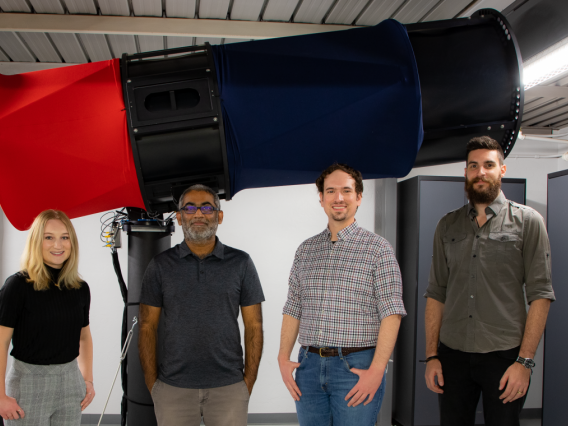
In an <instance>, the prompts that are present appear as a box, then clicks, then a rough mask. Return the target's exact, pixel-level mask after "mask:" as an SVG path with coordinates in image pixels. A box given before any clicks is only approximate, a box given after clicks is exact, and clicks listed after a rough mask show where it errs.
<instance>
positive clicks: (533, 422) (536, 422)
mask: <svg viewBox="0 0 568 426" xmlns="http://www.w3.org/2000/svg"><path fill="white" fill-rule="evenodd" d="M82 426H97V425H82ZM101 426H116V425H101ZM250 426H294V425H290V424H286V425H259V424H255V425H250ZM521 426H541V424H540V419H523V420H521Z"/></svg>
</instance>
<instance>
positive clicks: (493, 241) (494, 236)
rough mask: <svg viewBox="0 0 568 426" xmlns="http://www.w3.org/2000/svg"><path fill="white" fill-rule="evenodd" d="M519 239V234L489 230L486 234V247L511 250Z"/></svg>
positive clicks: (491, 249)
mask: <svg viewBox="0 0 568 426" xmlns="http://www.w3.org/2000/svg"><path fill="white" fill-rule="evenodd" d="M519 241H521V237H520V235H519V234H517V233H514V232H490V233H489V235H488V236H487V249H488V250H489V251H503V250H512V249H514V248H515V247H516V246H517V243H518V242H519Z"/></svg>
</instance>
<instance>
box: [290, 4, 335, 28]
mask: <svg viewBox="0 0 568 426" xmlns="http://www.w3.org/2000/svg"><path fill="white" fill-rule="evenodd" d="M333 2H334V0H304V1H303V2H302V4H301V6H300V8H299V9H298V12H297V13H296V16H295V17H294V22H307V23H310V24H321V23H322V21H323V17H324V16H325V15H326V13H327V12H329V8H330V7H331V6H332V5H333Z"/></svg>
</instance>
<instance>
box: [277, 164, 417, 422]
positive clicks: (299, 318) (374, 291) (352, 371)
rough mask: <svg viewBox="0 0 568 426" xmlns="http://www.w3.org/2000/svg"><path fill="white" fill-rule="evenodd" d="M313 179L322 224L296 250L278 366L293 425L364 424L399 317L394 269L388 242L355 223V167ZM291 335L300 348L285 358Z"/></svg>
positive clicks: (374, 409)
mask: <svg viewBox="0 0 568 426" xmlns="http://www.w3.org/2000/svg"><path fill="white" fill-rule="evenodd" d="M316 185H317V187H318V191H319V196H320V204H321V206H322V207H323V209H324V211H325V213H326V214H327V216H328V218H329V221H328V226H327V228H326V229H325V230H324V231H323V232H322V233H320V234H318V235H316V236H314V237H312V238H310V239H308V240H306V241H304V242H303V243H302V244H301V245H300V247H299V248H298V250H297V252H296V257H295V259H294V264H293V265H292V271H291V272H290V280H289V286H290V287H289V291H288V300H287V301H286V305H285V306H284V312H283V313H284V315H283V317H284V318H283V321H282V334H281V340H280V352H279V354H278V364H279V366H280V372H281V374H282V379H283V380H284V384H285V385H286V387H287V388H288V391H289V392H290V394H291V395H292V398H294V400H295V401H296V410H297V412H298V419H299V421H300V425H301V426H312V425H313V426H321V425H326V424H331V422H332V423H333V424H334V425H339V426H343V425H345V426H347V425H357V426H371V425H374V424H375V422H376V419H377V414H378V412H379V409H380V407H381V402H382V399H383V395H384V389H385V378H384V372H385V368H386V366H387V362H388V360H389V357H390V355H391V353H392V350H393V348H394V344H395V342H396V337H397V334H398V329H399V326H400V321H401V318H402V317H403V316H404V315H406V311H405V310H404V305H403V303H402V281H401V278H400V270H399V267H398V263H397V261H396V258H395V256H394V253H393V250H392V247H391V246H390V244H389V243H388V242H387V241H386V240H385V239H384V238H382V237H380V236H378V235H376V234H374V233H372V232H369V231H367V230H365V229H363V228H360V227H359V226H358V225H357V221H356V220H355V213H356V212H357V208H358V207H359V206H360V205H361V201H362V197H363V178H362V176H361V173H360V172H358V171H357V170H354V169H353V168H351V167H349V166H347V165H344V164H334V165H332V166H330V167H328V168H327V169H326V170H325V171H324V172H323V173H322V174H321V176H320V177H319V178H318V179H317V181H316ZM298 333H299V339H298V340H299V342H300V344H301V345H302V347H301V348H300V353H299V356H298V362H293V361H290V355H291V352H292V349H293V347H294V344H295V341H296V338H297V337H298ZM294 370H296V380H294V377H293V376H292V373H293V371H294Z"/></svg>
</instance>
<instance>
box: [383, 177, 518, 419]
mask: <svg viewBox="0 0 568 426" xmlns="http://www.w3.org/2000/svg"><path fill="white" fill-rule="evenodd" d="M464 181H465V180H464V178H463V177H462V178H460V177H439V176H417V177H414V178H412V179H408V180H405V181H403V182H400V183H398V206H397V258H398V262H399V264H400V269H401V273H402V281H403V285H404V296H403V297H404V306H405V307H406V311H407V313H408V316H407V317H406V318H404V319H403V320H402V323H401V327H400V332H399V335H398V341H397V345H396V348H395V355H394V356H395V360H394V366H395V371H394V399H395V400H394V408H393V420H394V421H395V422H396V424H399V425H402V426H434V425H439V424H440V418H439V413H438V397H437V394H435V393H434V392H432V391H430V390H428V388H427V387H426V383H425V381H424V372H425V366H424V365H423V364H422V363H419V362H418V360H419V359H424V348H425V344H426V339H425V336H424V310H425V308H426V299H425V298H424V297H423V294H424V293H425V292H426V287H427V286H428V276H429V273H430V264H431V261H432V243H433V239H434V231H435V230H436V225H437V224H438V221H439V220H440V219H441V218H442V216H444V215H445V214H446V213H448V212H450V211H452V210H455V209H458V208H460V207H461V206H463V205H464V204H465V203H467V198H466V195H465V191H464ZM525 187H526V180H525V179H503V182H502V190H503V192H504V194H505V196H506V197H507V198H508V199H510V200H513V201H515V202H517V203H521V204H525ZM477 411H478V413H477V419H476V423H478V424H483V413H482V411H481V406H480V407H479V408H478V410H477Z"/></svg>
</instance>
